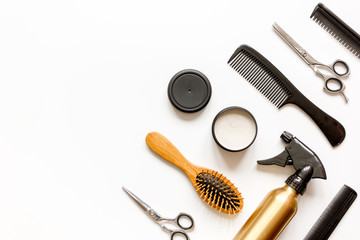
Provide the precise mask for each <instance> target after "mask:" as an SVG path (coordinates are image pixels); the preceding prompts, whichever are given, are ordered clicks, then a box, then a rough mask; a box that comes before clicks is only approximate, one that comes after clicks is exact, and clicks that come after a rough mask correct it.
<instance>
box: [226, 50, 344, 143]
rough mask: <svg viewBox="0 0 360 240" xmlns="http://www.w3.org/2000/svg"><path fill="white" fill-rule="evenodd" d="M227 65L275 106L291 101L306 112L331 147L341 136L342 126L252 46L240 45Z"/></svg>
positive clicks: (340, 140)
mask: <svg viewBox="0 0 360 240" xmlns="http://www.w3.org/2000/svg"><path fill="white" fill-rule="evenodd" d="M228 64H229V65H230V66H231V67H232V68H233V69H235V70H236V71H237V72H238V73H239V74H240V75H241V76H243V77H244V78H245V79H246V80H247V81H248V82H250V83H251V84H252V85H253V86H254V87H255V88H256V89H257V90H259V91H260V92H261V93H262V94H263V95H264V96H265V97H267V98H268V99H269V100H270V101H271V102H272V103H273V104H274V105H275V106H276V107H277V108H281V107H282V106H284V105H285V104H288V103H292V104H295V105H297V106H298V107H300V108H301V109H302V110H304V112H306V113H307V114H308V115H309V116H310V117H311V118H312V119H313V121H314V122H315V123H316V124H317V125H318V126H319V128H320V129H321V131H322V132H323V133H324V134H325V136H326V138H327V139H328V140H329V142H330V143H331V145H332V146H334V147H335V146H337V145H339V144H340V143H342V142H343V141H344V139H345V135H346V134H345V128H344V127H343V126H342V125H341V123H339V122H338V121H337V120H335V119H334V118H332V117H331V116H329V115H328V114H327V113H325V112H324V111H322V110H321V109H320V108H318V107H317V106H315V105H314V104H313V103H312V102H311V101H310V100H309V99H307V98H306V97H305V96H304V95H303V94H302V93H301V92H300V91H299V90H298V89H297V88H296V87H295V86H294V85H293V84H292V83H291V82H290V81H289V80H288V79H287V78H286V77H285V76H284V75H283V74H282V73H281V72H280V71H279V70H278V69H277V68H276V67H275V66H274V65H273V64H272V63H271V62H269V61H268V60H267V59H266V58H265V57H263V56H262V55H261V54H260V53H258V52H257V51H256V50H255V49H253V48H251V47H249V46H247V45H241V46H240V47H239V48H238V49H236V51H235V52H234V53H233V55H232V56H231V58H230V59H229V61H228Z"/></svg>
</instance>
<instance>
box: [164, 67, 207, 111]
mask: <svg viewBox="0 0 360 240" xmlns="http://www.w3.org/2000/svg"><path fill="white" fill-rule="evenodd" d="M168 96H169V100H170V102H171V103H172V104H173V105H174V107H176V108H177V109H179V110H180V111H182V112H187V113H192V112H197V111H200V110H201V109H203V108H204V107H205V106H206V105H207V104H208V102H209V101H210V97H211V85H210V82H209V80H208V78H207V77H206V76H205V75H204V74H203V73H201V72H199V71H197V70H194V69H185V70H182V71H180V72H178V73H177V74H175V75H174V76H173V77H172V79H171V81H170V83H169V86H168Z"/></svg>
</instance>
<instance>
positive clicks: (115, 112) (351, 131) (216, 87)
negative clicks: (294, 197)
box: [0, 0, 360, 240]
mask: <svg viewBox="0 0 360 240" xmlns="http://www.w3.org/2000/svg"><path fill="white" fill-rule="evenodd" d="M317 3H318V2H317V1H285V0H283V1H240V0H238V1H233V0H231V1H230V0H225V1H194V0H192V1H189V0H183V1H165V0H154V1H144V0H143V1H136V0H135V1H116V0H114V1H110V0H108V1H89V0H88V1H81V0H64V1H45V0H44V1H40V0H36V1H1V3H0V114H1V117H0V239H4V240H9V239H11V240H20V239H21V240H22V239H29V240H30V239H36V240H40V239H52V240H56V239H67V240H70V239H88V240H90V239H168V238H169V236H168V235H167V234H166V233H165V232H164V231H162V230H161V229H160V228H159V227H158V226H157V225H156V224H155V223H154V222H152V220H151V219H150V218H148V217H147V215H146V214H144V212H143V211H142V210H141V209H140V208H139V207H138V206H137V205H136V204H135V202H134V201H132V200H131V199H130V198H129V197H128V196H127V195H126V194H125V193H124V191H123V190H122V189H121V187H122V186H126V187H127V188H128V189H130V190H131V191H133V192H134V193H135V194H137V195H138V196H139V197H141V198H142V199H143V200H145V201H146V202H147V203H148V204H150V205H151V206H152V207H153V208H154V209H155V210H157V211H158V212H159V213H160V214H162V215H164V216H168V217H171V216H175V215H177V214H178V213H179V212H180V211H185V212H188V213H190V214H191V215H192V216H193V217H194V219H195V222H196V227H195V229H194V230H193V231H192V232H190V233H189V235H190V237H191V238H192V239H208V240H213V239H214V240H215V239H232V238H233V237H234V235H235V234H236V232H237V231H238V230H239V229H240V227H241V226H242V225H243V223H244V222H245V221H246V220H247V218H248V217H249V216H250V215H251V213H252V212H253V211H254V209H255V208H256V206H257V205H258V204H259V202H260V201H261V200H262V198H263V197H264V196H265V195H266V193H267V192H269V191H270V190H272V189H274V188H277V187H281V186H283V184H284V183H283V182H284V180H285V179H286V178H287V177H288V176H289V175H290V174H292V173H293V172H294V169H293V168H292V167H291V166H288V167H286V168H280V167H275V166H266V167H264V166H257V164H256V160H259V159H265V158H270V157H273V156H275V155H276V154H278V153H280V152H281V151H283V149H284V144H283V143H282V141H281V139H280V138H279V136H280V135H281V133H282V132H283V131H284V130H287V131H289V132H291V133H293V134H294V135H295V136H296V137H298V138H299V139H300V140H301V141H303V142H304V143H305V144H306V145H308V146H309V147H310V148H311V149H313V150H314V151H315V152H316V153H317V154H318V156H319V157H320V159H321V160H322V162H323V164H324V166H325V168H326V172H327V175H328V179H327V180H326V181H324V180H319V179H315V180H313V181H311V182H310V184H309V186H308V191H307V192H306V194H305V195H304V196H303V197H301V198H299V209H298V213H297V215H296V216H295V217H294V219H293V220H292V221H291V223H290V224H289V225H288V227H287V228H286V229H285V231H284V232H283V234H282V235H281V237H280V238H279V239H286V240H288V239H294V240H297V239H303V237H304V236H305V235H306V233H307V232H308V231H309V230H310V228H311V226H312V225H313V223H314V222H315V221H316V220H317V218H318V217H319V216H320V214H321V213H322V211H323V210H324V209H325V207H326V206H327V204H328V203H329V202H330V201H331V199H332V198H333V197H334V196H335V195H336V193H337V192H338V191H339V190H340V188H341V187H342V186H343V184H347V185H349V186H351V187H353V188H354V189H355V190H357V191H358V192H359V191H360V181H359V173H358V172H359V171H360V170H359V168H360V164H359V157H358V154H359V150H358V149H359V147H358V146H359V144H358V143H359V134H360V127H359V122H360V116H359V113H358V109H359V104H360V94H359V89H360V69H359V67H360V60H359V59H358V58H356V57H355V56H354V55H352V54H351V53H350V52H348V51H347V50H346V49H345V48H344V47H343V46H342V45H340V44H339V43H338V42H337V41H335V40H334V39H333V38H332V37H331V36H330V35H329V34H328V33H326V32H325V31H324V30H323V29H321V28H320V27H319V26H318V25H317V24H315V23H314V22H313V21H312V20H311V19H310V18H309V17H310V14H311V12H312V11H313V9H314V8H315V6H316V5H317ZM323 3H324V4H325V5H326V6H327V7H328V8H330V9H331V10H332V11H334V12H335V13H336V14H337V15H338V16H340V17H341V18H342V19H343V20H344V21H345V22H347V23H348V24H349V25H350V26H351V27H352V28H354V29H355V30H356V31H358V32H360V25H359V16H358V12H359V11H358V10H359V7H360V3H359V1H356V0H351V1H350V0H343V1H335V0H332V1H324V2H323ZM275 21H276V22H277V23H278V24H279V25H280V26H281V27H282V28H284V30H285V31H287V32H288V33H289V34H290V35H291V36H292V37H293V38H294V39H295V40H296V41H297V42H299V43H300V44H301V45H302V46H303V47H304V48H305V49H306V50H307V51H309V53H311V54H312V55H313V57H315V58H316V59H317V60H319V61H321V62H324V63H330V62H332V61H333V60H335V59H336V58H340V59H343V60H345V61H346V62H347V63H348V64H349V65H350V67H351V71H352V73H351V76H350V78H349V79H348V80H346V82H345V84H346V86H347V88H346V94H347V96H348V97H349V98H350V101H349V103H348V104H346V103H345V101H344V100H343V98H342V97H341V96H339V95H335V96H331V95H328V94H326V93H325V92H323V90H322V80H321V79H320V78H318V77H316V76H315V75H314V73H313V72H312V71H311V69H310V68H309V67H308V66H307V65H306V64H305V63H304V62H303V61H302V60H301V59H300V58H299V57H298V56H297V55H296V54H295V52H293V51H292V50H291V49H290V48H289V47H288V46H287V45H286V44H285V42H284V41H283V40H281V38H280V37H279V36H277V34H276V33H275V32H274V31H273V29H272V24H273V23H274V22H275ZM244 43H246V44H249V45H251V46H252V47H253V48H255V49H256V50H258V51H259V52H260V53H262V54H263V55H264V56H265V57H266V58H268V59H269V60H270V61H271V62H272V63H273V64H274V65H275V66H276V67H277V68H278V69H279V70H280V71H281V72H282V73H283V74H284V75H285V76H287V77H288V78H289V79H290V80H291V81H292V83H293V84H294V85H295V86H296V87H297V88H298V89H299V90H300V91H302V92H303V94H304V95H306V96H307V97H308V98H309V99H310V100H311V101H313V102H314V103H315V104H316V105H318V106H319V107H320V108H322V109H323V110H324V111H325V112H327V113H329V114H330V115H332V116H333V117H335V118H336V119H337V120H339V121H340V122H341V123H342V124H343V125H344V126H345V128H346V131H347V136H346V139H345V141H344V142H343V143H342V144H341V145H340V146H339V147H336V148H332V147H331V145H330V144H329V143H328V141H327V140H326V138H325V136H324V135H323V134H322V132H321V131H320V130H319V128H318V127H317V126H316V125H315V124H314V123H313V122H312V120H311V119H310V118H309V117H308V116H307V115H305V114H304V113H303V112H302V111H300V110H299V109H298V108H297V107H296V106H291V105H287V106H285V107H283V108H282V109H281V110H278V109H277V108H276V107H275V106H274V105H272V104H271V103H270V102H269V101H268V100H267V99H266V98H264V97H263V96H262V95H261V94H260V93H259V92H257V90H256V89H255V88H253V87H252V86H251V85H250V84H248V83H247V82H246V81H245V80H244V79H243V78H242V77H240V76H239V75H238V74H237V73H236V72H235V71H233V70H232V69H231V68H230V67H229V66H228V65H227V64H226V63H227V60H228V59H229V57H230V56H231V54H232V53H233V51H234V50H235V49H236V48H237V47H238V46H239V45H241V44H244ZM187 68H193V69H197V70H199V71H201V72H203V73H204V74H205V75H206V76H207V77H208V78H209V80H210V82H211V85H212V89H213V93H212V97H211V100H210V102H209V104H208V105H207V106H206V108H205V109H204V110H202V111H200V112H198V113H194V114H185V113H181V112H179V111H178V110H176V109H175V108H174V107H173V106H172V105H171V104H170V102H169V101H168V97H167V86H168V83H169V81H170V79H171V77H172V76H173V75H174V74H175V73H177V72H178V71H180V70H183V69H187ZM233 105H237V106H241V107H245V108H247V109H248V110H249V111H250V112H252V113H253V115H254V116H255V118H256V119H257V122H258V127H259V132H258V136H257V139H256V141H255V142H254V144H253V145H252V146H251V147H250V148H249V149H248V150H246V151H244V152H241V153H229V152H225V151H223V150H221V149H220V148H219V147H218V146H217V145H216V144H215V142H214V140H213V139H212V136H211V131H210V130H211V123H212V120H213V118H214V117H215V115H216V114H217V113H218V112H219V111H220V110H222V109H223V108H225V107H228V106H233ZM150 131H158V132H161V133H162V134H163V135H165V136H166V137H167V138H169V139H170V140H171V141H172V142H173V143H174V145H175V146H177V147H178V148H179V150H180V151H181V152H182V153H183V154H184V155H185V156H186V157H187V158H188V159H189V160H190V161H191V162H193V163H195V164H197V165H200V166H204V167H208V168H210V169H215V170H218V171H219V172H221V173H223V174H224V175H225V176H227V177H228V178H229V179H230V180H232V181H233V182H234V184H235V185H236V186H237V187H238V188H239V190H240V192H242V194H243V196H244V198H245V200H244V201H245V206H244V209H243V211H242V212H241V213H239V214H238V215H236V216H228V215H226V214H223V213H218V212H217V211H215V210H213V209H211V208H210V207H209V206H207V204H205V203H204V202H202V200H201V199H200V198H199V196H198V195H197V193H196V192H195V191H194V189H193V186H192V185H191V183H190V181H189V179H188V178H187V176H186V175H185V174H184V173H183V172H182V171H181V170H180V169H178V168H177V167H175V166H173V165H171V164H170V163H168V162H166V161H165V160H163V159H161V158H160V157H158V156H157V155H156V154H154V153H153V152H152V151H151V150H149V148H148V147H147V146H146V144H145V141H144V140H145V136H146V134H147V133H148V132H150ZM359 214H360V205H359V200H356V201H355V203H354V204H353V205H352V207H351V208H350V210H349V211H348V213H347V214H346V215H345V217H344V218H343V220H342V221H341V222H340V224H339V225H338V227H337V228H336V230H335V231H334V233H333V234H332V236H331V239H358V236H359V235H360V229H359V227H358V226H359V224H358V222H359V221H358V219H359V217H360V215H359Z"/></svg>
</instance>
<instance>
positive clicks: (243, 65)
mask: <svg viewBox="0 0 360 240" xmlns="http://www.w3.org/2000/svg"><path fill="white" fill-rule="evenodd" d="M251 63H252V62H251V59H250V58H248V57H247V56H246V57H245V58H244V59H243V60H242V62H241V64H240V65H239V67H238V72H239V73H240V75H241V76H243V77H244V76H245V73H246V72H247V71H248V69H249V68H250V67H251Z"/></svg>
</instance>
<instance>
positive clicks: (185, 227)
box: [123, 187, 194, 240]
mask: <svg viewBox="0 0 360 240" xmlns="http://www.w3.org/2000/svg"><path fill="white" fill-rule="evenodd" d="M123 189H124V191H125V192H126V193H127V194H129V196H130V197H131V198H132V199H134V200H135V201H136V202H137V203H138V204H139V205H140V206H141V207H142V208H143V209H144V210H145V212H146V213H147V214H148V215H149V216H150V217H151V218H152V219H153V220H154V221H155V222H156V223H157V224H159V225H160V226H161V228H162V229H164V230H165V231H166V232H168V233H170V240H173V239H174V237H178V236H182V237H183V238H185V239H186V240H190V238H189V236H188V235H187V234H186V232H185V231H186V230H189V229H191V228H193V227H194V220H193V218H192V217H191V216H190V215H189V214H186V213H179V215H178V216H177V217H176V218H164V217H161V216H160V215H159V213H157V212H156V211H155V210H154V209H152V208H151V207H150V206H149V205H147V204H146V203H145V202H143V201H142V200H141V199H140V198H139V197H137V196H136V195H135V194H133V193H132V192H130V191H129V190H127V189H126V188H125V187H123ZM182 220H183V221H186V224H184V223H182ZM166 223H170V224H173V225H176V226H178V227H179V228H180V229H177V230H173V229H170V228H168V227H166V225H165V224H166Z"/></svg>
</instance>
